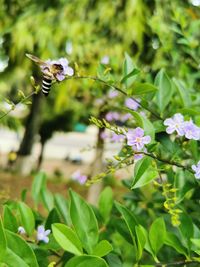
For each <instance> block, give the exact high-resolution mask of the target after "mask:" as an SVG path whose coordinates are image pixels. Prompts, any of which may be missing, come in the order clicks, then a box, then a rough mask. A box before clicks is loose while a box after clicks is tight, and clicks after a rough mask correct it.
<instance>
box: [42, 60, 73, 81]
mask: <svg viewBox="0 0 200 267" xmlns="http://www.w3.org/2000/svg"><path fill="white" fill-rule="evenodd" d="M54 64H57V65H61V66H62V70H60V71H59V72H58V73H57V74H56V75H55V76H56V79H57V80H58V81H63V80H64V79H65V76H66V75H68V76H73V75H74V70H73V68H71V67H70V66H69V61H68V60H67V59H66V58H60V59H58V60H50V59H48V60H47V61H46V62H45V64H44V65H41V70H42V72H43V73H44V74H45V73H46V74H48V72H49V69H50V68H51V66H52V65H54Z"/></svg>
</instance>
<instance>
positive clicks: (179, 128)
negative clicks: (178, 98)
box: [164, 113, 185, 136]
mask: <svg viewBox="0 0 200 267" xmlns="http://www.w3.org/2000/svg"><path fill="white" fill-rule="evenodd" d="M164 125H165V126H168V127H167V129H166V132H167V133H168V134H172V133H173V132H175V131H176V132H177V134H178V135H179V136H183V135H184V134H185V132H184V118H183V115H182V114H180V113H176V114H175V115H174V116H173V117H172V118H168V119H166V120H165V121H164Z"/></svg>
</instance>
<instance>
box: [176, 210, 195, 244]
mask: <svg viewBox="0 0 200 267" xmlns="http://www.w3.org/2000/svg"><path fill="white" fill-rule="evenodd" d="M180 221H181V224H180V225H179V229H180V232H181V235H182V237H183V239H184V242H185V245H186V246H187V247H188V248H190V246H191V241H190V239H191V238H193V237H194V226H193V222H192V219H191V217H190V216H189V215H188V214H186V213H181V214H180Z"/></svg>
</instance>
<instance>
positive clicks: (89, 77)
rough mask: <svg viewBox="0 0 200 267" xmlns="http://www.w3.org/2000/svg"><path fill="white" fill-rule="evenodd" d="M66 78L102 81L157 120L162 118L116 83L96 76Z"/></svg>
mask: <svg viewBox="0 0 200 267" xmlns="http://www.w3.org/2000/svg"><path fill="white" fill-rule="evenodd" d="M66 79H68V80H69V79H89V80H93V81H97V82H100V83H103V84H104V85H105V86H107V87H112V88H114V89H115V90H117V91H118V92H120V93H122V94H123V95H125V96H127V97H129V98H131V99H132V100H134V101H135V102H136V103H137V104H138V105H140V106H141V107H143V108H144V109H145V110H147V111H149V112H150V113H151V114H152V115H153V116H154V117H155V118H157V119H159V120H163V119H162V118H161V117H160V115H158V114H157V113H155V112H154V111H152V109H150V108H149V107H146V106H145V105H143V104H142V103H141V102H139V101H138V100H137V99H135V98H134V97H131V96H129V95H128V94H127V93H126V92H125V91H124V90H122V89H121V88H119V87H118V86H116V85H111V84H109V83H107V82H106V81H104V80H102V79H100V78H98V77H96V76H72V77H67V78H66Z"/></svg>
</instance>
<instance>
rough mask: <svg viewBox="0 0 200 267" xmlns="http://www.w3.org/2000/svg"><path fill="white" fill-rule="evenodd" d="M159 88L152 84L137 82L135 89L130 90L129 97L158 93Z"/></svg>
mask: <svg viewBox="0 0 200 267" xmlns="http://www.w3.org/2000/svg"><path fill="white" fill-rule="evenodd" d="M157 91H158V88H157V87H156V86H154V85H153V84H151V83H139V82H135V83H134V84H133V88H130V89H128V92H127V93H128V95H129V96H137V95H144V94H149V93H153V92H157Z"/></svg>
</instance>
